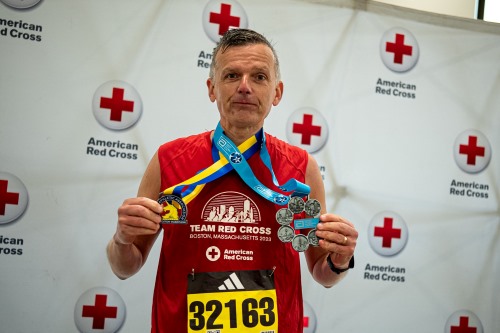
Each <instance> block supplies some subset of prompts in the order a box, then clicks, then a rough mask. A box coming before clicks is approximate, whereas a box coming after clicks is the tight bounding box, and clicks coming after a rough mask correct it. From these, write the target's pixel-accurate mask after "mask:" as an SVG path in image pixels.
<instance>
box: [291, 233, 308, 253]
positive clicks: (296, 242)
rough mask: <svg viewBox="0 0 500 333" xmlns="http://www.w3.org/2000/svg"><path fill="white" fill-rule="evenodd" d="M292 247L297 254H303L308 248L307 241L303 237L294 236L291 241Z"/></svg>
mask: <svg viewBox="0 0 500 333" xmlns="http://www.w3.org/2000/svg"><path fill="white" fill-rule="evenodd" d="M292 247H293V249H294V250H295V251H297V252H304V251H305V250H307V248H308V247H309V240H308V239H307V237H306V236H304V235H300V234H299V235H295V236H294V237H293V239H292Z"/></svg>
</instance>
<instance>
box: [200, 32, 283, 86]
mask: <svg viewBox="0 0 500 333" xmlns="http://www.w3.org/2000/svg"><path fill="white" fill-rule="evenodd" d="M253 44H264V45H266V46H268V47H269V48H270V49H271V51H272V52H273V56H274V69H275V72H276V79H277V80H278V81H279V80H280V78H281V74H280V63H279V60H278V55H277V54H276V50H275V49H274V47H273V46H272V44H271V43H270V42H269V41H268V40H267V38H266V37H264V36H263V35H261V34H259V33H258V32H255V31H253V30H250V29H229V30H228V31H227V32H226V33H225V34H224V35H223V36H222V37H221V39H220V41H219V43H217V46H216V47H215V48H214V50H213V52H212V63H211V64H210V74H209V76H210V78H211V79H212V80H213V79H214V74H215V66H216V65H217V63H216V60H215V57H216V56H217V54H219V53H224V52H225V51H226V50H227V49H228V48H230V47H233V46H246V45H253Z"/></svg>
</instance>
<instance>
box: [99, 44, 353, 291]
mask: <svg viewBox="0 0 500 333" xmlns="http://www.w3.org/2000/svg"><path fill="white" fill-rule="evenodd" d="M216 57H217V62H216V64H217V65H216V67H215V71H214V77H213V78H209V79H208V80H207V88H208V97H209V99H210V101H212V102H213V103H216V104H217V108H218V110H219V113H220V123H221V126H222V128H223V129H224V132H225V134H226V135H227V136H228V137H229V138H230V139H231V140H232V141H233V142H234V143H235V144H236V145H239V144H241V143H242V142H244V141H245V140H246V139H248V138H249V137H251V136H252V135H254V134H256V133H257V131H259V130H260V129H261V128H262V127H263V125H264V120H265V119H266V117H267V116H268V115H269V112H270V111H271V108H272V107H273V106H277V105H278V104H279V103H280V101H281V98H282V96H283V82H281V81H279V80H278V79H277V77H276V71H275V67H274V63H275V62H274V56H273V53H272V51H271V49H269V47H268V46H266V45H264V44H252V45H245V46H236V47H230V48H228V49H227V50H225V52H223V53H218V54H217V55H216ZM305 181H306V184H308V185H309V186H310V187H311V193H310V197H311V198H315V199H317V200H318V201H319V202H320V203H321V206H322V212H321V214H322V215H321V216H320V223H319V224H318V226H317V232H316V234H317V236H318V237H320V238H322V239H321V240H320V242H319V247H309V249H308V250H307V251H306V252H305V258H306V262H307V266H308V269H309V271H310V272H311V274H312V276H313V278H314V279H315V280H316V281H317V282H318V283H320V284H321V285H323V286H325V287H331V286H333V285H334V284H336V283H337V282H338V281H340V280H341V279H342V278H343V277H344V276H345V273H341V274H336V273H334V272H332V271H331V270H330V268H329V267H328V264H327V262H326V256H327V255H330V258H331V259H332V262H333V264H334V265H335V266H336V267H337V268H346V267H348V265H349V260H350V259H351V257H352V256H353V254H354V249H355V247H356V242H357V238H358V232H357V231H356V229H355V228H354V226H353V224H352V223H351V222H349V221H348V220H346V219H345V218H343V217H341V216H338V215H335V214H328V213H327V212H326V210H325V208H324V207H326V203H325V190H324V185H323V180H322V177H321V173H320V171H319V167H318V165H317V162H316V161H315V160H314V158H313V157H312V156H310V155H309V157H308V165H307V169H306V179H305ZM160 191H161V189H160V165H159V161H158V156H157V155H156V154H155V155H154V156H153V158H152V159H151V161H150V163H149V165H148V167H147V169H146V171H145V173H144V176H143V179H142V181H141V184H140V186H139V190H138V193H137V197H136V198H130V199H127V200H125V201H124V202H123V204H122V205H121V206H120V208H119V209H118V223H117V229H116V233H115V235H114V236H113V238H112V239H111V241H110V242H109V244H108V247H107V254H108V259H109V262H110V265H111V268H112V270H113V272H114V273H115V274H116V275H117V276H118V277H120V278H122V279H125V278H128V277H130V276H132V275H133V274H135V273H136V272H137V271H139V270H140V268H141V267H142V266H143V265H144V263H145V261H146V259H147V257H148V255H149V252H150V250H151V248H152V246H153V244H154V242H155V240H156V239H157V237H158V234H159V230H160V224H159V223H160V221H161V217H160V213H161V212H162V207H161V205H160V204H158V203H157V202H156V199H157V196H158V193H159V192H160Z"/></svg>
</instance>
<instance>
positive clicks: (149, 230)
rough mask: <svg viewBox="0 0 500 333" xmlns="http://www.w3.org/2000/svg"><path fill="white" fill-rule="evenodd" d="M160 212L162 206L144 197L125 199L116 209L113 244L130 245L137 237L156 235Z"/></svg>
mask: <svg viewBox="0 0 500 333" xmlns="http://www.w3.org/2000/svg"><path fill="white" fill-rule="evenodd" d="M162 212H163V208H162V206H161V205H160V204H159V203H158V202H156V201H155V200H152V199H149V198H145V197H138V198H130V199H126V200H125V201H124V202H123V204H122V205H121V206H120V207H119V208H118V225H117V228H116V233H115V235H114V240H115V242H117V243H118V244H124V245H125V244H132V243H133V242H134V240H135V238H136V237H137V236H145V235H154V234H156V233H157V232H158V230H159V229H160V222H161V215H160V214H161V213H162Z"/></svg>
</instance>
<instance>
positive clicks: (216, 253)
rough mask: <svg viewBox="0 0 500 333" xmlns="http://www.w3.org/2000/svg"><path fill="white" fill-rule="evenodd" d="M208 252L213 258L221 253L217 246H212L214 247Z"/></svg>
mask: <svg viewBox="0 0 500 333" xmlns="http://www.w3.org/2000/svg"><path fill="white" fill-rule="evenodd" d="M207 254H208V255H209V256H210V257H211V258H212V259H214V258H216V257H217V256H218V255H219V251H218V249H217V248H215V247H212V248H211V249H210V251H209V252H207Z"/></svg>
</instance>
